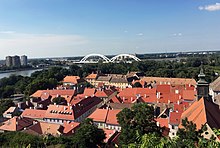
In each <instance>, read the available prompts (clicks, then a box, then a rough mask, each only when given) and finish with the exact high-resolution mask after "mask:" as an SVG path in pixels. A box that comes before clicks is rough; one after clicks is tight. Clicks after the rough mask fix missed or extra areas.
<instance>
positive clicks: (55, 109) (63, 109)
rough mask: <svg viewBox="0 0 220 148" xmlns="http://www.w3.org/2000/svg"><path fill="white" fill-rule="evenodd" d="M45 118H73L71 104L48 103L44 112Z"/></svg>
mask: <svg viewBox="0 0 220 148" xmlns="http://www.w3.org/2000/svg"><path fill="white" fill-rule="evenodd" d="M45 118H51V119H62V120H74V119H75V116H74V111H73V108H72V106H66V105H49V106H48V109H47V111H46V113H45Z"/></svg>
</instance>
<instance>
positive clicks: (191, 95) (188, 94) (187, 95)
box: [183, 90, 196, 101]
mask: <svg viewBox="0 0 220 148" xmlns="http://www.w3.org/2000/svg"><path fill="white" fill-rule="evenodd" d="M183 99H184V100H189V101H194V100H195V99H196V91H194V90H183Z"/></svg>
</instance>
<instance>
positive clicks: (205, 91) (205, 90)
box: [197, 65, 211, 100]
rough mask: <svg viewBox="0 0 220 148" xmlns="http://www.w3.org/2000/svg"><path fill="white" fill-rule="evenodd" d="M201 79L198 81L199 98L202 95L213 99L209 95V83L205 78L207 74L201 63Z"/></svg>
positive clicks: (199, 76)
mask: <svg viewBox="0 0 220 148" xmlns="http://www.w3.org/2000/svg"><path fill="white" fill-rule="evenodd" d="M198 78H199V81H198V82H197V100H199V99H201V98H202V97H203V98H204V99H207V100H211V99H210V97H209V83H208V82H207V81H206V80H205V74H204V72H203V67H202V65H201V69H200V74H199V75H198Z"/></svg>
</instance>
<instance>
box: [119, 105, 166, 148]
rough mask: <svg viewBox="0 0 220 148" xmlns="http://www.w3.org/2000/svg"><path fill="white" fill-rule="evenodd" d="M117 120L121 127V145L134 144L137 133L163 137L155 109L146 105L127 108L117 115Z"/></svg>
mask: <svg viewBox="0 0 220 148" xmlns="http://www.w3.org/2000/svg"><path fill="white" fill-rule="evenodd" d="M117 120H118V122H119V124H120V125H121V127H122V129H121V134H120V138H119V139H120V144H126V145H127V144H128V143H134V142H135V140H136V135H135V133H136V132H138V133H139V134H140V136H143V135H144V134H148V133H155V134H157V135H158V136H160V135H161V131H162V129H161V128H160V127H158V126H157V125H156V121H155V120H154V108H153V106H149V105H148V104H146V103H137V104H135V105H134V106H132V108H131V109H128V108H125V109H123V110H122V111H121V112H120V113H118V114H117Z"/></svg>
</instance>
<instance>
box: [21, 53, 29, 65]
mask: <svg viewBox="0 0 220 148" xmlns="http://www.w3.org/2000/svg"><path fill="white" fill-rule="evenodd" d="M27 63H28V59H27V56H26V55H23V56H21V66H27Z"/></svg>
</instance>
